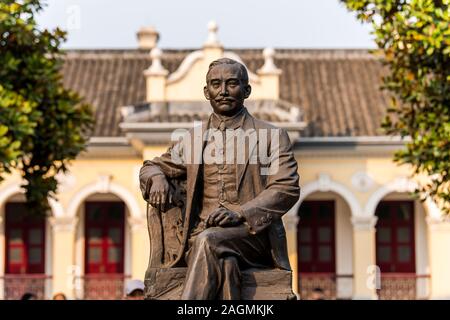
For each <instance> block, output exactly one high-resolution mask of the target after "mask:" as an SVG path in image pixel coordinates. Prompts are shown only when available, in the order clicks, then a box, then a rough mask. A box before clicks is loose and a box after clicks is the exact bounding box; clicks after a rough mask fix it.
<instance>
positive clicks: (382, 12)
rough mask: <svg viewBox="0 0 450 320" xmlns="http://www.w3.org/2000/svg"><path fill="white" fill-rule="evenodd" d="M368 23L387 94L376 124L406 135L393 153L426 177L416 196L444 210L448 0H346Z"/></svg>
mask: <svg viewBox="0 0 450 320" xmlns="http://www.w3.org/2000/svg"><path fill="white" fill-rule="evenodd" d="M343 2H344V3H345V4H346V6H347V8H348V9H350V10H353V11H356V12H357V17H358V19H360V20H361V21H363V22H368V23H371V24H372V26H373V29H374V32H373V34H374V35H375V41H376V43H377V45H378V48H379V50H377V53H382V56H383V61H384V63H385V64H386V65H387V66H388V67H389V74H388V75H387V76H386V77H385V78H384V79H383V83H384V85H383V88H385V89H387V90H389V91H390V92H392V93H393V100H392V106H391V107H390V108H389V110H388V115H387V116H386V118H385V119H384V121H383V123H382V127H383V128H384V130H385V132H386V133H387V134H391V135H400V136H402V137H410V138H411V141H410V142H408V143H407V144H406V148H405V149H404V150H401V151H399V152H397V153H396V154H395V161H396V162H397V163H399V164H410V165H412V167H413V169H414V173H413V174H418V175H421V176H425V177H427V179H426V182H423V183H421V185H420V187H419V188H418V190H416V195H417V196H420V197H421V199H422V200H425V198H426V197H428V196H430V197H432V198H433V199H434V200H435V201H436V203H437V204H438V205H439V206H440V208H441V209H442V210H443V211H444V212H445V213H447V214H449V213H450V90H449V89H450V0H434V1H433V0H346V1H343Z"/></svg>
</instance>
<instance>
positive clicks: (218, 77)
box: [203, 58, 252, 117]
mask: <svg viewBox="0 0 450 320" xmlns="http://www.w3.org/2000/svg"><path fill="white" fill-rule="evenodd" d="M251 91H252V88H251V86H250V85H249V83H248V73H247V69H246V68H245V66H244V65H243V64H242V63H239V62H237V61H235V60H232V59H228V58H222V59H218V60H215V61H213V62H211V64H210V65H209V69H208V72H207V73H206V86H205V87H204V88H203V92H204V94H205V97H206V99H208V100H209V102H210V103H211V107H212V108H213V110H214V112H215V113H216V114H219V115H223V116H228V117H229V116H233V115H235V114H236V113H238V112H239V111H240V110H241V109H242V108H243V106H244V100H245V99H247V98H248V97H249V96H250V93H251Z"/></svg>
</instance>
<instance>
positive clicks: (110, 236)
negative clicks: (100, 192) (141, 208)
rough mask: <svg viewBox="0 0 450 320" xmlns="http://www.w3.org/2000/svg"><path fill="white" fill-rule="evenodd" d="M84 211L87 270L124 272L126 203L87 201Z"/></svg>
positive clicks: (94, 272) (88, 271)
mask: <svg viewBox="0 0 450 320" xmlns="http://www.w3.org/2000/svg"><path fill="white" fill-rule="evenodd" d="M85 212H86V216H85V241H86V242H85V243H86V246H85V248H86V252H85V270H86V273H87V274H98V273H123V267H124V223H125V206H124V203H123V202H86V203H85Z"/></svg>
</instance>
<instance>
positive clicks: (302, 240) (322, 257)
mask: <svg viewBox="0 0 450 320" xmlns="http://www.w3.org/2000/svg"><path fill="white" fill-rule="evenodd" d="M299 215H300V221H299V225H298V234H297V241H298V269H299V272H305V273H312V272H313V273H335V265H336V263H335V259H336V258H335V233H334V219H335V218H334V216H335V214H334V201H304V202H303V203H302V204H301V206H300V212H299Z"/></svg>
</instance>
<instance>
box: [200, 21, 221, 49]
mask: <svg viewBox="0 0 450 320" xmlns="http://www.w3.org/2000/svg"><path fill="white" fill-rule="evenodd" d="M218 30H219V27H218V25H217V23H216V21H214V20H211V21H210V22H208V38H207V39H206V42H205V43H204V44H203V47H209V48H222V47H223V46H222V44H221V43H220V41H219V37H218V36H217V31H218Z"/></svg>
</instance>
